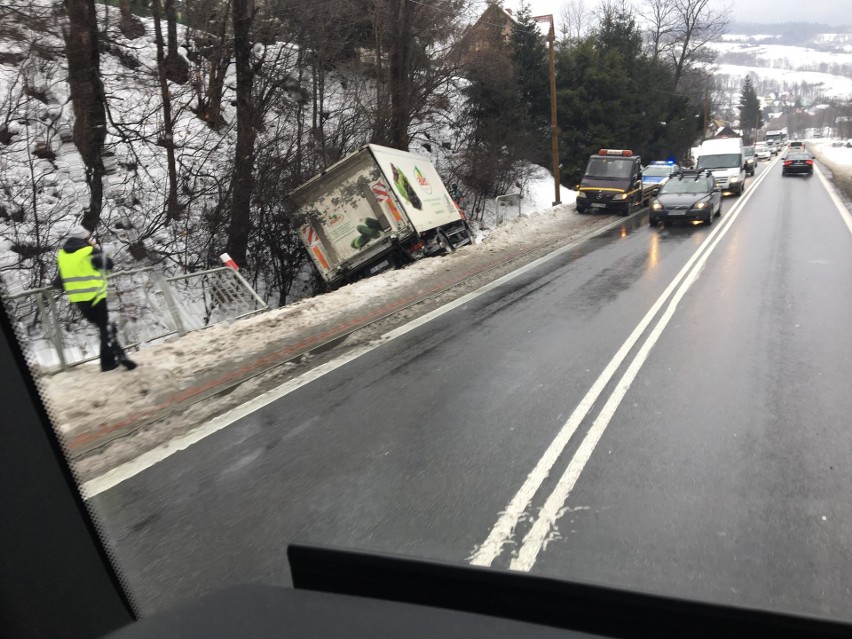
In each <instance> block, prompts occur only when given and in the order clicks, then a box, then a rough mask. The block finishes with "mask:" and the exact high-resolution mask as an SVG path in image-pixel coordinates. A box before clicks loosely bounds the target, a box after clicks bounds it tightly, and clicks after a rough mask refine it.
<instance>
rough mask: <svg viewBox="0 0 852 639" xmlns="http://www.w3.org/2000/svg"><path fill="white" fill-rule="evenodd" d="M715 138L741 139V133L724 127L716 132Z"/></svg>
mask: <svg viewBox="0 0 852 639" xmlns="http://www.w3.org/2000/svg"><path fill="white" fill-rule="evenodd" d="M714 137H717V138H738V137H741V134H740V133H737V132H736V131H734V129H732V128H731V127H729V126H723V127H722V128H721V129H719V130H718V131H716V135H715V136H714Z"/></svg>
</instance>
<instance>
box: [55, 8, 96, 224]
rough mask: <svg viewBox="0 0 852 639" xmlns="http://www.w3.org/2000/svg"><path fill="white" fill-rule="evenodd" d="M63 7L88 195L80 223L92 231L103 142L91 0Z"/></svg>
mask: <svg viewBox="0 0 852 639" xmlns="http://www.w3.org/2000/svg"><path fill="white" fill-rule="evenodd" d="M65 8H66V13H67V16H68V23H67V25H65V28H64V29H63V34H62V35H63V37H64V39H65V53H66V56H67V58H68V87H69V89H70V92H71V102H72V104H73V107H74V144H75V145H76V147H77V150H78V151H79V152H80V155H81V156H82V158H83V162H84V163H85V165H86V181H87V182H88V184H89V190H90V192H91V201H90V204H89V208H88V210H87V211H86V213H85V214H84V216H83V222H82V223H83V226H85V227H86V228H88V229H90V230H94V229H95V227H96V226H97V225H98V222H99V221H100V216H101V209H102V208H103V197H104V193H103V176H104V163H103V158H102V157H101V153H102V152H103V148H104V140H105V139H106V109H105V108H104V87H103V83H102V82H101V75H100V57H99V53H98V23H97V14H96V13H95V0H66V2H65Z"/></svg>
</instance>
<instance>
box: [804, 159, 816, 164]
mask: <svg viewBox="0 0 852 639" xmlns="http://www.w3.org/2000/svg"><path fill="white" fill-rule="evenodd" d="M813 163H814V161H813V160H805V164H813Z"/></svg>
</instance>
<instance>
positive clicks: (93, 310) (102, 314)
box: [75, 299, 118, 371]
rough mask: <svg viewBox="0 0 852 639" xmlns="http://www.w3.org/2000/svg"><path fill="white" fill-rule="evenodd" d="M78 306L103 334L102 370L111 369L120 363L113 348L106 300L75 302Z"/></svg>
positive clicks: (84, 315)
mask: <svg viewBox="0 0 852 639" xmlns="http://www.w3.org/2000/svg"><path fill="white" fill-rule="evenodd" d="M75 304H76V305H77V308H79V309H80V312H81V313H82V314H83V317H85V318H86V319H87V320H89V321H90V322H91V323H92V324H94V325H95V326H97V327H98V331H99V332H100V336H101V370H102V371H111V370H112V369H114V368H115V367H116V366H118V364H117V363H116V361H115V353H114V352H113V350H112V342H111V341H110V334H109V312H108V311H107V303H106V300H105V299H104V300H101V301H99V302H98V303H97V304H92V303H91V302H75Z"/></svg>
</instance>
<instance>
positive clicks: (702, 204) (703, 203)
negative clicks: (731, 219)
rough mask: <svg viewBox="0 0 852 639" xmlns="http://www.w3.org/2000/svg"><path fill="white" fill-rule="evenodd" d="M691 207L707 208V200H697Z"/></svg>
mask: <svg viewBox="0 0 852 639" xmlns="http://www.w3.org/2000/svg"><path fill="white" fill-rule="evenodd" d="M692 208H694V209H704V208H707V202H698V203H697V204H696V205H695V206H693V207H692Z"/></svg>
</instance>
